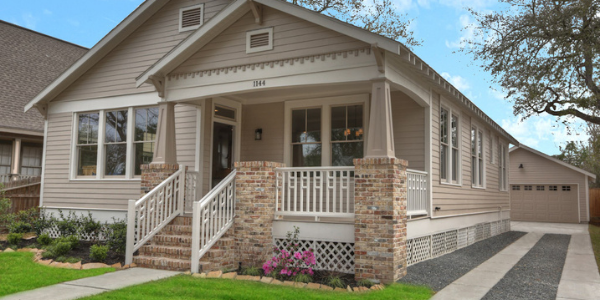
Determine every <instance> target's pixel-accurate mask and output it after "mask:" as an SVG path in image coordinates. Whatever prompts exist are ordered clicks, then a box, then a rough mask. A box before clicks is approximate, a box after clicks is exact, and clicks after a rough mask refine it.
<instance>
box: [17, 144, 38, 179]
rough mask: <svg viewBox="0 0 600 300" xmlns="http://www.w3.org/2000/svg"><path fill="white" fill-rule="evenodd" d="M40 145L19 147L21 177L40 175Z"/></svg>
mask: <svg viewBox="0 0 600 300" xmlns="http://www.w3.org/2000/svg"><path fill="white" fill-rule="evenodd" d="M42 150H43V148H42V145H36V144H23V146H22V147H21V175H29V176H40V175H41V174H42Z"/></svg>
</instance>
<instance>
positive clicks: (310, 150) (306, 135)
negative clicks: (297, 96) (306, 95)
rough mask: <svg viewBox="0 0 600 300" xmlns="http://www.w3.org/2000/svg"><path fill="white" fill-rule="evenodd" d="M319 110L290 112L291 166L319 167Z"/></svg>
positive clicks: (309, 109)
mask: <svg viewBox="0 0 600 300" xmlns="http://www.w3.org/2000/svg"><path fill="white" fill-rule="evenodd" d="M321 149H322V143H321V108H307V109H295V110H293V111H292V165H293V166H294V167H313V166H320V165H321Z"/></svg>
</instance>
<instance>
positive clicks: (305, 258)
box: [262, 226, 317, 280]
mask: <svg viewBox="0 0 600 300" xmlns="http://www.w3.org/2000/svg"><path fill="white" fill-rule="evenodd" d="M299 234H300V229H299V228H298V227H296V226H294V232H291V231H290V232H288V233H287V237H286V242H285V249H279V248H277V247H275V249H274V252H275V256H273V258H271V259H270V260H268V261H267V262H266V263H264V264H263V267H262V268H263V271H265V274H270V275H271V276H272V277H275V278H280V279H283V280H290V279H294V278H295V277H296V276H298V275H300V274H303V275H308V276H312V275H313V274H314V271H313V267H314V266H315V265H316V264H317V261H316V259H315V255H314V253H313V251H312V249H309V250H306V251H300V250H299V246H300V241H299V239H298V235H299Z"/></svg>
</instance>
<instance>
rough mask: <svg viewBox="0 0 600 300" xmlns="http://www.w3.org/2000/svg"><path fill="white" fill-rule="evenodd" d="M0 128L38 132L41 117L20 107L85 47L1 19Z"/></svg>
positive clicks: (41, 127) (17, 131) (82, 51)
mask: <svg viewBox="0 0 600 300" xmlns="http://www.w3.org/2000/svg"><path fill="white" fill-rule="evenodd" d="M0 41H2V42H1V43H0V82H2V84H0V106H1V107H2V109H0V131H3V132H11V133H21V134H31V135H41V134H43V132H44V118H43V116H42V115H41V114H40V113H39V112H37V111H30V112H27V113H25V112H23V107H24V106H25V104H27V102H28V101H29V100H31V99H32V98H33V97H35V95H37V94H38V93H39V92H40V91H41V90H42V89H43V88H44V87H46V86H47V85H48V84H50V83H51V82H52V81H53V80H54V79H55V78H56V77H58V75H60V74H61V73H62V72H63V71H64V70H66V69H67V68H68V67H69V66H70V65H72V64H73V63H74V62H75V61H77V59H79V58H80V57H81V56H82V55H84V54H85V53H86V52H87V51H88V49H87V48H85V47H81V46H78V45H75V44H72V43H69V42H65V41H63V40H60V39H57V38H54V37H50V36H47V35H45V34H41V33H39V32H35V31H33V30H29V29H27V28H23V27H21V26H17V25H14V24H11V23H8V22H4V21H0Z"/></svg>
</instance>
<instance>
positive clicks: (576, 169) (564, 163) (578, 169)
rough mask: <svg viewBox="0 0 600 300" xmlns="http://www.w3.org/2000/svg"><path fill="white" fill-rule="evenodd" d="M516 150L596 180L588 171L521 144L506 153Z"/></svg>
mask: <svg viewBox="0 0 600 300" xmlns="http://www.w3.org/2000/svg"><path fill="white" fill-rule="evenodd" d="M517 149H525V150H527V151H529V152H531V153H534V154H537V155H539V156H541V157H544V158H546V159H548V160H550V161H553V162H555V163H557V164H559V165H562V166H564V167H567V168H569V169H571V170H574V171H577V172H579V173H582V174H585V175H587V176H589V177H591V178H593V179H596V175H595V174H593V173H590V172H588V171H586V170H583V169H580V168H578V167H575V166H573V165H571V164H568V163H566V162H564V161H561V160H558V159H556V158H554V157H552V156H549V155H547V154H545V153H542V152H540V151H538V150H535V149H533V148H530V147H528V146H525V145H523V144H521V145H519V146H514V147H511V148H510V149H509V150H508V152H509V153H510V152H513V151H515V150H517Z"/></svg>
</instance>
